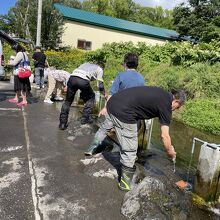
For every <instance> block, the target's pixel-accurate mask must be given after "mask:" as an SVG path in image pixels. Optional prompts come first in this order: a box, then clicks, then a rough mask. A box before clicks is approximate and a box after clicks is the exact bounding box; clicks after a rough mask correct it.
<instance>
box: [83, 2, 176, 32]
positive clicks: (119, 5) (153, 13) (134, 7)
mask: <svg viewBox="0 0 220 220" xmlns="http://www.w3.org/2000/svg"><path fill="white" fill-rule="evenodd" d="M82 9H84V10H86V11H92V12H95V13H99V14H103V15H107V16H112V17H116V18H121V19H125V20H129V21H134V22H138V23H142V24H148V25H153V26H158V27H163V28H169V29H172V28H173V16H172V11H169V10H164V9H163V8H162V7H156V8H151V7H143V6H141V5H139V4H136V3H135V1H132V0H120V1H119V0H85V1H83V3H82Z"/></svg>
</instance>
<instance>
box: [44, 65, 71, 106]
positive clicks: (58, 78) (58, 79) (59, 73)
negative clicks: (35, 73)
mask: <svg viewBox="0 0 220 220" xmlns="http://www.w3.org/2000/svg"><path fill="white" fill-rule="evenodd" d="M47 72H48V90H47V94H46V96H45V99H44V102H45V103H48V104H53V101H51V96H52V94H53V92H54V90H55V91H56V96H55V97H54V100H56V101H63V98H62V97H61V92H62V90H63V89H64V91H67V82H68V80H69V78H70V73H68V72H66V71H64V70H56V69H55V68H52V67H51V68H47Z"/></svg>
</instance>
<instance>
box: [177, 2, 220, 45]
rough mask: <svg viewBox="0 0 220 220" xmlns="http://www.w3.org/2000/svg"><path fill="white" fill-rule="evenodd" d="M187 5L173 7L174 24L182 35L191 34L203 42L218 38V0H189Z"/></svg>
mask: <svg viewBox="0 0 220 220" xmlns="http://www.w3.org/2000/svg"><path fill="white" fill-rule="evenodd" d="M189 4H190V7H189V6H185V5H183V4H182V5H180V6H178V7H176V8H175V9H174V12H173V17H174V25H175V27H176V30H177V32H179V33H180V34H182V35H189V36H193V37H194V38H198V39H200V40H201V41H203V42H211V41H212V40H213V39H215V40H219V39H220V29H219V28H220V25H219V14H220V1H210V0H202V1H198V0H189Z"/></svg>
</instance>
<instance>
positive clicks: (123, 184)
mask: <svg viewBox="0 0 220 220" xmlns="http://www.w3.org/2000/svg"><path fill="white" fill-rule="evenodd" d="M135 170H136V167H135V166H134V167H133V168H130V167H126V166H124V165H122V167H121V179H120V182H119V184H118V187H119V189H120V190H123V191H130V190H131V182H132V178H133V176H134V173H135Z"/></svg>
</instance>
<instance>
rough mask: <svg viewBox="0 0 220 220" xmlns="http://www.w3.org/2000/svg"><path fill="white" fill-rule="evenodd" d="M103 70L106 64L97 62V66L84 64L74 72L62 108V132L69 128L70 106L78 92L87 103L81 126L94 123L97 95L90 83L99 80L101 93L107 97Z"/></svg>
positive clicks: (98, 84) (60, 126)
mask: <svg viewBox="0 0 220 220" xmlns="http://www.w3.org/2000/svg"><path fill="white" fill-rule="evenodd" d="M103 70H104V63H102V62H97V63H96V64H92V63H83V64H82V65H80V66H79V67H78V68H77V69H75V70H74V71H73V73H72V74H71V76H70V78H69V80H68V82H67V94H66V99H65V102H64V104H63V106H62V108H61V113H60V124H59V128H60V130H65V129H66V128H67V122H68V116H69V111H70V106H71V104H72V102H73V100H74V97H75V94H76V92H77V90H80V91H81V96H82V98H83V101H84V103H85V105H84V108H83V114H82V117H81V120H80V121H81V124H90V123H92V122H93V120H92V118H91V114H92V109H93V107H94V105H95V93H94V91H93V89H92V87H91V85H90V81H93V80H97V86H98V89H99V91H100V92H101V93H102V94H103V95H105V88H104V84H103Z"/></svg>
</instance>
